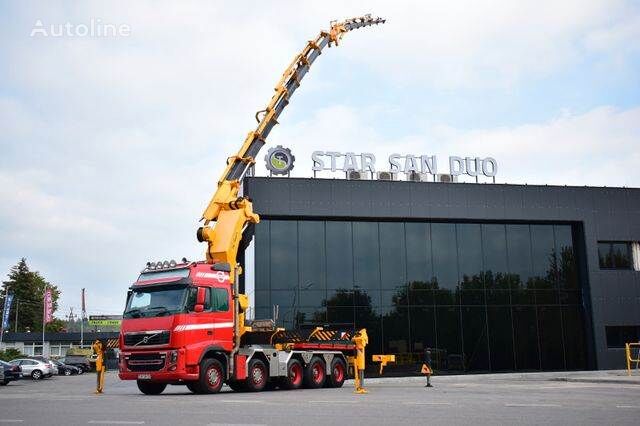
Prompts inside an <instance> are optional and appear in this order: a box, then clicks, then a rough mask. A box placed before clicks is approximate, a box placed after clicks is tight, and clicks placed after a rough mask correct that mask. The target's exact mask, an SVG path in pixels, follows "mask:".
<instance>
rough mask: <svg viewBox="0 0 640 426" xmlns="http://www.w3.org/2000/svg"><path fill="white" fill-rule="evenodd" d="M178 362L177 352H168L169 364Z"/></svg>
mask: <svg viewBox="0 0 640 426" xmlns="http://www.w3.org/2000/svg"><path fill="white" fill-rule="evenodd" d="M177 362H178V351H171V352H169V364H175V363H177Z"/></svg>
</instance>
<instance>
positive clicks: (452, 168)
mask: <svg viewBox="0 0 640 426" xmlns="http://www.w3.org/2000/svg"><path fill="white" fill-rule="evenodd" d="M311 160H312V161H313V168H312V170H313V171H314V172H318V171H324V170H327V171H332V172H336V171H339V172H350V171H360V172H372V173H375V172H376V171H378V170H377V169H376V156H375V155H374V154H371V153H367V152H363V153H360V154H356V153H353V152H346V153H341V152H332V151H314V152H313V153H312V154H311ZM380 171H390V172H392V173H407V174H409V173H422V174H431V175H437V174H439V173H440V174H449V175H452V176H459V175H463V174H466V175H469V176H480V175H482V176H487V177H495V176H496V174H497V173H498V162H497V161H496V160H495V159H494V158H491V157H486V158H480V157H464V158H463V157H455V156H451V157H449V170H448V171H447V172H446V173H443V172H441V171H439V170H438V161H437V158H436V156H435V155H419V156H416V155H410V154H407V155H403V154H391V155H389V157H388V168H387V169H383V170H380Z"/></svg>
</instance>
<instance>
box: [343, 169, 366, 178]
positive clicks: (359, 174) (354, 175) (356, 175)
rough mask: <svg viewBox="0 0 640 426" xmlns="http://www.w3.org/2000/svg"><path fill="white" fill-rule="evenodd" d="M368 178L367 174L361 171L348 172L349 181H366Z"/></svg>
mask: <svg viewBox="0 0 640 426" xmlns="http://www.w3.org/2000/svg"><path fill="white" fill-rule="evenodd" d="M366 178H367V173H366V172H361V171H360V170H349V171H348V172H347V179H349V180H365V179H366Z"/></svg>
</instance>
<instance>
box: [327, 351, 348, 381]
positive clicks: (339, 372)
mask: <svg viewBox="0 0 640 426" xmlns="http://www.w3.org/2000/svg"><path fill="white" fill-rule="evenodd" d="M346 378H347V366H346V365H345V363H344V361H343V360H342V359H340V358H334V359H333V361H331V376H329V377H327V383H326V385H327V387H328V388H341V387H342V385H343V384H344V380H345V379H346Z"/></svg>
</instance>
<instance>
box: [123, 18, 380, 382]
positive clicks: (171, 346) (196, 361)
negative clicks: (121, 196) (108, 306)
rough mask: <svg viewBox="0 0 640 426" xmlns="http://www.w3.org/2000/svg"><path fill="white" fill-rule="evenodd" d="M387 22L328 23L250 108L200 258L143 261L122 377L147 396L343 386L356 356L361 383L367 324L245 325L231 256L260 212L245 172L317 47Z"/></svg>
mask: <svg viewBox="0 0 640 426" xmlns="http://www.w3.org/2000/svg"><path fill="white" fill-rule="evenodd" d="M384 22H385V20H384V19H381V18H374V17H372V16H371V15H364V16H362V17H357V18H353V19H347V20H345V21H341V22H335V21H334V22H332V23H331V29H330V31H328V32H326V31H321V32H320V34H319V35H318V36H317V37H316V38H315V39H314V40H311V41H309V42H308V43H307V45H306V46H305V47H304V49H303V50H302V51H301V52H300V53H299V54H298V55H296V57H295V58H294V60H293V61H292V62H291V64H290V65H289V66H288V67H287V69H286V70H285V72H284V73H283V75H282V78H281V79H280V81H279V82H278V85H277V86H276V88H275V94H274V95H273V96H272V98H271V101H270V102H269V104H268V105H267V107H266V108H265V109H264V110H262V111H259V112H258V113H257V114H256V119H257V120H258V126H257V128H256V129H255V130H254V131H252V132H250V133H249V134H248V136H247V138H246V139H245V141H244V143H243V145H242V147H241V148H240V150H239V151H238V153H237V154H236V155H235V156H232V157H229V158H228V159H227V165H226V168H225V170H224V172H223V175H222V178H221V179H220V180H219V181H218V188H217V190H216V192H215V194H214V195H213V198H212V199H211V201H210V202H209V204H208V205H207V207H206V209H205V210H204V213H203V215H202V220H203V221H204V224H203V226H202V227H200V228H199V229H198V232H197V237H198V240H199V241H200V242H207V250H206V252H205V259H206V260H205V261H203V262H187V261H186V259H183V262H182V263H180V264H177V263H176V262H174V261H171V262H168V261H164V262H158V263H148V264H147V267H146V268H145V269H144V270H143V272H142V273H141V274H140V276H139V277H138V280H137V281H136V282H135V283H134V284H133V285H132V286H131V289H130V291H129V294H128V297H127V307H126V310H125V312H124V318H123V321H122V326H121V332H120V349H121V355H120V360H119V365H120V367H119V368H120V378H121V379H123V380H136V381H137V383H138V388H139V389H140V390H141V391H142V392H143V393H145V394H159V393H161V392H162V391H164V389H165V388H166V386H167V384H183V385H186V386H187V387H188V388H189V389H190V390H191V391H193V392H195V393H215V392H218V391H220V389H221V387H222V385H223V383H227V384H228V385H229V386H230V387H231V388H233V389H236V390H241V389H244V390H251V391H260V390H263V389H265V387H267V386H280V387H282V388H286V389H295V388H298V387H300V386H301V385H303V384H304V385H306V386H308V387H321V386H323V385H325V384H326V385H328V386H333V387H340V386H342V384H343V382H344V379H345V377H346V374H347V361H349V360H350V358H348V357H349V356H350V355H353V356H354V359H355V360H356V361H355V362H353V363H352V365H353V366H354V369H356V370H357V372H358V374H356V375H355V376H356V377H355V378H356V383H361V377H362V371H363V369H364V346H366V342H367V341H368V339H367V336H366V331H365V330H361V332H359V333H358V334H356V333H353V335H351V334H350V333H348V332H339V331H327V330H322V329H320V328H318V329H316V330H313V331H312V332H311V333H309V334H308V335H301V334H300V333H294V332H287V331H285V330H283V329H277V328H276V327H275V322H274V321H273V320H262V321H256V320H254V321H252V322H250V323H249V322H247V321H245V312H246V310H247V308H248V301H247V297H246V296H245V295H244V294H240V293H239V291H238V287H237V285H238V277H239V275H240V273H241V271H242V268H241V266H240V264H239V263H238V261H237V254H238V250H239V248H240V247H241V246H244V245H246V243H247V240H250V239H251V237H250V235H249V234H250V232H246V233H245V231H246V230H247V229H248V228H250V227H252V225H254V224H257V223H258V222H259V221H260V217H259V216H258V215H257V214H256V213H254V212H253V204H252V202H251V200H250V199H249V198H247V197H244V196H242V195H240V193H241V185H242V180H243V178H244V176H245V175H246V174H247V173H248V172H249V170H250V169H251V167H252V165H253V164H254V163H255V159H256V158H257V155H258V152H259V151H260V149H261V148H262V146H263V145H264V144H265V140H266V138H267V136H268V135H269V133H270V132H271V130H272V129H273V127H274V126H275V125H276V124H277V122H278V121H277V119H278V118H279V116H280V114H281V113H282V111H283V110H284V108H285V107H286V106H287V105H288V104H289V100H290V98H291V96H292V95H293V93H294V92H295V91H296V89H297V88H298V87H299V86H300V82H301V80H302V79H303V78H304V76H305V75H306V74H307V73H308V71H309V69H310V67H311V65H312V64H313V62H314V61H315V60H316V59H317V58H318V57H319V56H320V53H321V51H322V49H323V48H325V47H326V46H331V45H332V44H333V45H337V44H338V42H339V41H340V39H341V38H342V36H343V35H344V34H345V33H347V32H349V31H352V30H355V29H358V28H363V27H369V26H372V25H378V24H382V23H384ZM284 160H286V161H284ZM284 160H282V159H281V160H280V161H278V162H275V165H278V167H280V166H287V162H290V163H289V165H291V164H292V161H293V158H288V159H284ZM275 165H274V167H275ZM274 172H275V173H280V174H283V173H284V174H286V173H287V171H286V170H285V169H282V170H279V169H277V168H276V169H275V170H274ZM352 338H353V339H354V340H353V342H352V341H351V339H352ZM356 387H358V388H359V385H358V384H356ZM362 391H363V392H364V390H362Z"/></svg>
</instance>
